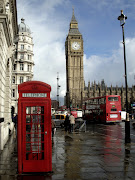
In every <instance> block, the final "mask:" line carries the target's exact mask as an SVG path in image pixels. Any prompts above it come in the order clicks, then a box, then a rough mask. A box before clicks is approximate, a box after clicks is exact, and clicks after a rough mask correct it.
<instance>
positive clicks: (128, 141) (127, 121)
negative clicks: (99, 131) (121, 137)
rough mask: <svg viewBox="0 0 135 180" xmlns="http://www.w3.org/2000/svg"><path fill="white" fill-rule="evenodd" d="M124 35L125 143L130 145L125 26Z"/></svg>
mask: <svg viewBox="0 0 135 180" xmlns="http://www.w3.org/2000/svg"><path fill="white" fill-rule="evenodd" d="M122 33H123V50H124V66H125V88H126V112H127V117H126V121H125V143H130V142H131V139H130V121H129V113H128V92H127V91H128V90H127V68H126V50H125V37H124V24H123V25H122Z"/></svg>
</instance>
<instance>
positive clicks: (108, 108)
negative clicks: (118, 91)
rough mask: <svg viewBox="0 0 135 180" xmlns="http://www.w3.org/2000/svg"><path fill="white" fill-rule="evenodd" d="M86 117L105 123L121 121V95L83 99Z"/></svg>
mask: <svg viewBox="0 0 135 180" xmlns="http://www.w3.org/2000/svg"><path fill="white" fill-rule="evenodd" d="M83 110H84V119H85V120H88V121H91V120H93V121H98V122H103V123H109V122H121V97H120V96H119V95H108V96H102V97H95V98H88V99H85V100H84V101H83Z"/></svg>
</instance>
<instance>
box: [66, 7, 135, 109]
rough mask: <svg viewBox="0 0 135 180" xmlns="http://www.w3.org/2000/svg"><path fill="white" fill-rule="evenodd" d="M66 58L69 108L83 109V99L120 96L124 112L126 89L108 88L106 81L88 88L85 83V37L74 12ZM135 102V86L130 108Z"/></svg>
mask: <svg viewBox="0 0 135 180" xmlns="http://www.w3.org/2000/svg"><path fill="white" fill-rule="evenodd" d="M65 56H66V97H65V105H66V106H67V107H75V108H76V107H79V108H81V107H82V102H83V99H86V98H93V97H99V96H105V95H120V96H121V103H122V110H124V109H125V107H126V89H125V87H123V86H121V87H118V86H116V87H112V86H111V87H107V85H106V84H105V82H104V80H102V81H101V83H96V82H95V81H94V82H92V83H91V84H90V82H88V86H86V85H85V81H84V73H83V70H84V67H83V37H82V34H81V33H80V32H79V29H78V22H77V20H76V18H75V15H74V10H73V14H72V18H71V22H70V26H69V32H68V35H67V37H66V41H65ZM134 102H135V86H132V87H128V106H129V109H130V107H131V104H133V103H134Z"/></svg>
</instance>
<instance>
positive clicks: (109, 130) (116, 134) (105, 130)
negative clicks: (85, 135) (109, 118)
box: [87, 120, 135, 143]
mask: <svg viewBox="0 0 135 180" xmlns="http://www.w3.org/2000/svg"><path fill="white" fill-rule="evenodd" d="M133 121H134V120H131V121H130V137H131V142H134V143H135V129H134V128H133V126H132V123H133ZM87 131H90V132H93V133H97V134H99V135H101V136H106V137H113V138H116V139H121V140H123V141H124V140H125V122H124V121H123V122H121V123H115V124H94V123H91V124H88V125H87Z"/></svg>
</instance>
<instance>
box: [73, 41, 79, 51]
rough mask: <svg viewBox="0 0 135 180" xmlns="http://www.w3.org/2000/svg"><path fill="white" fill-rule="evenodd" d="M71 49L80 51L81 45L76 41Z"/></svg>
mask: <svg viewBox="0 0 135 180" xmlns="http://www.w3.org/2000/svg"><path fill="white" fill-rule="evenodd" d="M71 47H72V49H73V50H79V49H80V47H81V45H80V43H79V42H76V41H74V42H72V45H71Z"/></svg>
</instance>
